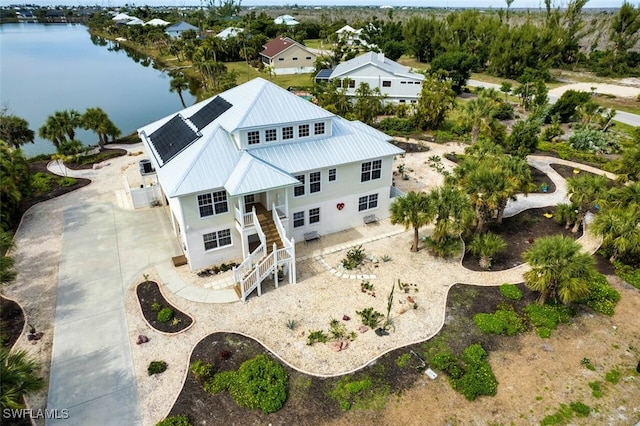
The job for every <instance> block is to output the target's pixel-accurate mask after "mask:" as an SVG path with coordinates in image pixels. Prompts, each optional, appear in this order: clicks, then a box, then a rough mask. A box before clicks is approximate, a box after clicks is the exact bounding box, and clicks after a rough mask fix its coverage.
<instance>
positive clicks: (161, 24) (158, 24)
mask: <svg viewBox="0 0 640 426" xmlns="http://www.w3.org/2000/svg"><path fill="white" fill-rule="evenodd" d="M170 23H171V22H167V21H165V20H163V19H160V18H155V19H152V20H150V21H147V22H146V23H145V25H151V26H152V27H166V26H167V25H169V24H170Z"/></svg>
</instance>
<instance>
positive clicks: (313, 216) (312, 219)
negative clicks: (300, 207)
mask: <svg viewBox="0 0 640 426" xmlns="http://www.w3.org/2000/svg"><path fill="white" fill-rule="evenodd" d="M318 222H320V208H319V207H316V208H315V209H310V210H309V224H312V223H318Z"/></svg>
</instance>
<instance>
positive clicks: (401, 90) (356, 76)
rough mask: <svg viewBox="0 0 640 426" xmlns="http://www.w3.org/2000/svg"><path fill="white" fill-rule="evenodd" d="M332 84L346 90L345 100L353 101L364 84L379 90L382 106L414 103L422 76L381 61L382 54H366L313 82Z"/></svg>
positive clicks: (394, 63) (324, 73)
mask: <svg viewBox="0 0 640 426" xmlns="http://www.w3.org/2000/svg"><path fill="white" fill-rule="evenodd" d="M332 80H337V83H338V86H339V87H343V86H344V88H346V89H347V91H346V94H347V96H351V97H355V95H356V89H357V88H358V86H360V84H361V83H367V84H369V87H370V88H371V89H376V88H378V89H380V92H381V93H382V94H383V95H385V96H386V102H392V103H396V104H398V103H415V102H417V101H418V98H419V97H420V92H421V91H422V82H423V81H424V75H422V74H419V73H416V72H414V71H412V70H411V69H410V68H409V67H405V66H404V65H401V64H399V63H397V62H395V61H392V60H391V59H389V58H385V56H384V53H376V52H367V53H365V54H363V55H360V56H357V57H355V58H353V59H351V60H349V61H346V62H343V63H341V64H339V65H338V66H336V67H335V68H333V69H330V70H328V69H325V70H320V72H319V73H318V74H317V75H316V77H315V81H316V82H328V81H332Z"/></svg>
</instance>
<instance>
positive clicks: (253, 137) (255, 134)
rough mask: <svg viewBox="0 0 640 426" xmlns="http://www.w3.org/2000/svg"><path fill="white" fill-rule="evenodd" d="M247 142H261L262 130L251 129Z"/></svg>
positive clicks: (252, 143) (250, 143)
mask: <svg viewBox="0 0 640 426" xmlns="http://www.w3.org/2000/svg"><path fill="white" fill-rule="evenodd" d="M247 142H249V145H255V144H259V143H260V131H257V130H256V131H251V132H248V133H247Z"/></svg>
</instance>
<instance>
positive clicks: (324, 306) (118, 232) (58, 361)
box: [7, 145, 602, 425]
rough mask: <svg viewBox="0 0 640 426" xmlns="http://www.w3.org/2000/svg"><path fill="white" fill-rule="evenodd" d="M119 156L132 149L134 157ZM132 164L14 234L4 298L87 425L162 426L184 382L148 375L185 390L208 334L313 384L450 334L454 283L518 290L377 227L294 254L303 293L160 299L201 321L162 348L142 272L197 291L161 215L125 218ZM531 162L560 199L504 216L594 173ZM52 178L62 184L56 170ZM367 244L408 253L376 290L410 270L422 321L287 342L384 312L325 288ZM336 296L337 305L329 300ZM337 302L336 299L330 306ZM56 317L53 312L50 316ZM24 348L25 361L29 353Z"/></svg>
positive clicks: (43, 210) (512, 276)
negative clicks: (157, 368)
mask: <svg viewBox="0 0 640 426" xmlns="http://www.w3.org/2000/svg"><path fill="white" fill-rule="evenodd" d="M122 148H125V149H128V150H136V149H139V145H136V146H122ZM137 161H138V158H137V157H121V158H117V159H113V160H109V162H107V163H108V165H107V164H105V167H103V168H101V169H99V170H78V171H68V174H69V176H75V177H85V178H89V179H92V180H93V183H92V184H91V185H89V186H87V187H85V188H82V189H80V190H78V191H75V192H73V193H71V194H67V195H65V196H62V197H59V198H58V199H55V200H51V201H48V202H45V203H41V204H39V205H37V206H35V207H34V208H32V209H31V210H30V211H29V212H27V214H25V217H24V219H23V223H22V225H21V226H20V228H19V230H18V232H17V233H16V236H15V239H16V245H17V247H18V248H17V249H16V251H15V253H13V255H14V258H15V259H16V268H17V270H18V271H19V278H18V281H17V282H16V283H15V284H13V285H11V286H9V287H8V288H7V295H9V296H11V297H13V298H15V299H17V300H19V301H20V302H21V303H22V304H23V306H25V310H26V312H27V316H28V317H29V321H30V322H31V321H37V322H38V323H37V325H38V328H40V329H43V330H44V331H45V338H44V339H43V341H42V343H41V344H40V346H38V347H37V351H38V352H37V356H39V357H41V359H42V360H43V363H44V364H45V374H46V373H47V372H48V366H49V365H48V356H50V357H51V358H50V359H51V372H50V376H51V380H50V386H49V394H48V401H49V403H48V405H47V408H50V409H56V408H57V409H65V408H66V409H69V410H70V415H71V416H73V417H74V418H75V419H77V420H78V421H80V422H81V423H83V424H98V423H99V424H105V425H108V424H122V423H123V422H125V423H127V424H141V423H142V424H153V423H155V421H157V420H158V419H161V418H162V417H163V416H164V415H166V412H167V411H168V409H169V408H170V407H171V405H172V401H173V399H174V398H175V397H176V396H177V394H178V393H179V392H180V390H181V382H180V383H178V382H175V381H169V383H171V385H170V386H169V385H163V386H159V385H158V383H157V379H155V378H149V377H147V375H146V366H147V365H148V362H149V361H150V360H152V359H154V357H156V356H161V357H162V358H163V359H165V360H166V361H167V362H168V363H169V365H171V366H172V367H171V368H170V370H168V372H167V373H165V375H164V376H163V377H164V378H163V379H162V380H163V381H164V380H170V378H171V377H175V379H171V380H176V381H179V380H181V379H184V377H185V375H186V374H187V367H188V366H187V363H188V354H189V352H190V350H191V348H193V347H194V346H195V344H196V343H197V342H198V341H199V340H201V339H202V338H203V337H204V336H206V335H208V334H210V333H211V332H213V331H229V332H242V333H245V334H246V335H248V336H250V337H252V338H254V339H256V340H258V341H259V342H261V343H262V344H263V345H265V347H267V348H268V349H269V350H271V351H272V352H273V353H275V354H276V355H277V356H278V357H280V358H281V359H282V360H283V362H285V363H287V364H289V365H290V366H292V367H294V368H296V369H299V370H301V371H304V372H306V373H309V374H313V375H318V376H335V375H340V374H344V373H347V372H349V371H353V370H356V369H359V368H361V367H363V366H364V365H366V364H368V363H369V362H371V360H373V359H375V358H377V357H379V356H381V355H382V354H384V353H386V352H388V351H390V350H392V349H395V348H397V347H402V346H406V345H408V344H411V343H414V342H419V341H423V340H426V339H428V338H430V337H432V336H433V335H435V334H436V333H437V332H438V331H439V330H440V328H441V327H442V325H443V324H444V320H445V307H446V299H447V294H448V291H449V289H450V287H451V286H452V285H454V284H455V283H467V284H472V285H498V284H501V283H504V282H520V281H522V273H523V272H524V271H526V269H527V266H526V265H521V266H518V267H516V268H513V269H510V270H507V271H498V272H475V271H469V270H467V269H465V268H463V267H462V266H461V265H460V263H459V262H457V261H454V262H452V261H446V260H437V259H432V258H430V257H425V255H423V254H422V253H420V254H413V253H411V254H409V253H407V252H408V245H409V243H410V239H411V235H410V234H411V233H410V232H402V231H400V230H399V229H398V227H397V226H395V227H394V226H392V225H390V223H389V221H382V222H381V224H380V225H379V227H368V228H367V229H364V228H363V229H362V230H360V229H357V230H355V231H354V232H353V233H352V234H348V233H347V234H341V233H339V234H341V235H335V236H334V237H335V238H336V239H335V244H332V240H331V238H324V237H323V242H322V244H318V245H317V246H316V245H309V247H308V248H302V246H301V248H300V251H299V255H300V256H301V257H303V258H305V259H306V260H301V261H300V263H301V267H300V269H299V270H300V275H299V281H300V282H299V283H298V284H297V285H292V286H289V285H285V286H282V287H280V289H278V290H270V289H267V290H266V292H265V293H263V296H262V297H251V298H249V300H248V301H247V303H232V304H229V303H224V304H219V303H218V304H216V303H215V302H222V301H224V302H228V301H229V299H228V289H227V290H224V291H223V290H216V289H204V288H198V289H197V291H194V292H193V294H196V295H204V296H200V297H199V298H197V300H194V299H196V297H194V298H192V299H191V300H186V299H185V298H183V297H181V295H182V294H185V293H184V290H183V291H182V292H180V291H179V292H177V294H179V295H180V296H178V295H176V293H169V292H165V294H166V296H167V299H169V301H170V302H171V303H172V304H174V305H175V306H176V307H177V308H179V309H181V310H183V311H184V312H188V313H189V314H190V315H191V316H192V317H193V318H194V326H193V327H192V328H191V329H189V330H188V331H186V332H184V333H179V334H177V335H173V336H162V335H159V334H156V333H153V331H152V330H149V329H148V326H147V325H145V324H144V319H143V318H141V316H140V314H139V309H138V306H137V299H136V298H135V295H134V293H135V290H134V289H135V285H134V284H137V283H138V282H139V281H140V280H141V277H142V274H143V273H151V274H152V278H155V279H157V280H158V281H159V282H160V283H163V284H165V285H166V287H167V288H169V289H171V288H172V286H176V287H180V288H182V289H188V288H190V287H192V286H190V285H189V284H188V283H186V282H184V281H182V280H181V279H180V276H179V275H178V274H175V272H174V269H175V268H173V266H172V264H171V257H172V256H175V255H176V254H179V253H180V247H179V246H178V244H177V243H176V241H175V238H174V237H173V233H172V231H171V226H170V223H169V218H168V216H167V215H166V210H165V209H162V208H153V209H141V210H137V211H131V210H129V211H127V210H123V209H120V208H117V207H116V206H117V205H118V203H117V200H116V198H117V194H118V193H119V192H121V191H122V179H121V175H122V173H123V172H124V170H125V169H126V168H127V167H137ZM529 162H530V163H531V164H532V165H534V166H536V167H540V168H542V170H544V171H546V172H548V173H549V175H550V176H551V178H552V179H553V180H554V182H555V184H556V188H557V190H556V192H554V193H552V194H531V195H529V196H528V197H519V199H518V201H516V202H514V203H511V204H510V205H509V206H508V214H516V213H517V212H519V211H521V210H524V209H527V208H534V207H544V206H548V205H553V204H557V203H558V202H561V201H562V200H563V199H564V196H563V194H562V191H563V188H566V185H565V182H564V179H562V178H561V177H560V176H559V175H558V174H557V173H555V172H554V171H553V170H549V164H551V163H561V164H568V165H571V166H573V167H578V168H581V169H584V170H587V171H592V172H594V170H593V169H592V168H589V167H588V166H582V165H579V164H573V163H569V162H565V161H564V160H559V159H556V158H550V157H530V158H529ZM51 167H52V171H54V172H56V173H58V172H59V168H58V166H57V165H56V166H53V165H51ZM595 172H598V173H602V172H600V171H597V170H595ZM45 217H46V218H47V220H46V221H45V220H43V218H45ZM360 231H362V232H360ZM354 236H355V238H353V237H354ZM341 238H343V239H342V240H341ZM344 238H347V240H344ZM360 243H366V244H368V246H369V245H370V246H372V247H375V246H376V245H377V244H378V245H380V246H381V247H384V245H385V244H386V245H387V246H389V244H391V245H393V246H394V247H395V246H397V247H399V248H402V251H401V252H398V253H401V254H399V255H398V256H397V260H394V263H392V264H390V266H389V267H388V269H389V271H388V272H385V268H386V267H381V268H380V272H378V271H376V274H375V276H376V278H377V279H376V280H375V285H376V287H377V288H378V287H379V288H380V290H381V291H380V292H379V293H380V294H386V292H384V291H383V290H384V285H387V284H388V283H389V282H390V283H391V285H392V286H393V283H394V282H395V278H397V275H398V271H399V270H400V271H402V272H401V274H402V276H401V278H403V280H404V277H403V276H404V273H405V272H407V273H411V272H412V271H413V272H415V274H416V277H417V278H416V281H414V282H423V284H422V285H423V286H425V287H424V290H423V289H421V291H420V293H419V294H417V295H416V296H417V297H420V298H421V299H420V303H421V307H422V309H420V310H419V311H417V312H407V313H406V314H404V316H402V317H401V318H400V320H401V321H402V330H400V331H398V332H397V333H394V334H392V335H391V336H387V337H385V338H384V339H381V338H379V337H377V336H375V335H374V333H365V334H363V335H361V336H360V337H358V340H357V342H356V343H357V346H358V348H357V349H354V350H347V351H344V352H340V353H339V354H336V353H334V352H331V351H330V350H328V349H327V348H326V347H324V346H323V345H315V346H312V347H310V346H306V344H305V339H304V338H303V337H301V335H299V333H300V332H302V331H305V330H300V331H299V332H297V333H293V332H291V331H290V330H287V329H286V327H285V326H284V324H285V323H286V321H287V320H289V319H296V320H299V321H302V319H304V321H305V322H304V327H308V328H309V329H314V328H315V329H317V328H324V327H326V325H327V323H328V321H329V317H328V315H335V314H341V313H340V312H335V309H334V308H333V307H334V306H353V305H354V300H355V299H356V298H360V299H358V300H361V302H360V303H368V304H369V303H370V304H372V305H375V304H376V303H377V304H380V305H382V304H385V305H386V300H382V299H386V298H384V297H379V298H378V299H372V298H369V299H367V297H369V296H366V295H356V296H354V293H353V292H352V291H348V292H345V293H344V294H342V293H340V292H337V291H335V290H334V288H329V287H327V282H325V281H326V280H328V279H329V278H328V277H332V278H331V279H336V280H341V281H340V286H342V287H346V285H345V284H343V283H345V282H353V281H354V280H344V279H341V278H338V277H337V276H335V275H333V274H332V273H330V271H327V270H326V269H325V268H324V267H323V266H322V265H321V264H320V263H319V262H317V260H316V259H315V257H316V256H321V257H327V256H332V255H334V256H337V255H336V254H334V253H335V252H336V251H337V250H342V249H344V248H346V247H350V246H352V245H357V244H360ZM581 243H582V244H583V246H584V248H585V250H588V251H590V252H591V251H594V250H595V248H597V246H598V244H599V241H598V240H597V239H595V238H593V237H591V236H589V235H588V234H585V236H584V237H583V238H582V239H581ZM304 250H306V251H307V252H306V253H304ZM414 255H415V256H414ZM396 262H397V263H396ZM403 265H406V266H403ZM58 268H59V269H58ZM394 268H395V269H394ZM425 270H428V271H431V274H429V280H428V282H424V281H425V280H424V274H425ZM385 274H386V275H385ZM391 277H393V278H391ZM417 280H420V281H417ZM410 282H411V281H410ZM385 283H386V284H385ZM357 284H358V283H356V284H355V285H357ZM194 290H195V288H194ZM327 290H328V291H330V292H331V293H326V294H324V292H325V291H327ZM33 294H39V295H40V298H33V297H32V295H33ZM329 294H330V295H331V297H327V296H328V295H329ZM218 295H226V296H221V297H219V296H218ZM362 298H364V299H362ZM221 299H225V300H221ZM340 303H342V304H343V305H340ZM45 304H46V306H45ZM53 306H55V312H54V311H53V310H51V308H48V307H53ZM365 306H366V305H365ZM375 306H377V305H375ZM376 309H380V308H376ZM142 333H146V334H148V335H149V337H150V339H151V341H150V342H149V343H148V344H145V345H144V346H143V347H133V348H132V347H131V342H132V341H134V340H135V337H137V335H138V334H142ZM374 336H375V337H374ZM21 340H23V339H21ZM24 340H26V339H24ZM360 342H362V343H360ZM21 345H23V346H25V347H26V348H27V349H30V348H29V347H28V346H26V343H24V342H22V343H21ZM168 347H170V348H171V350H170V351H167V348H168ZM47 351H50V352H47ZM96 367H97V368H96ZM78 372H80V373H78ZM172 374H173V375H176V376H172ZM30 403H31V406H32V408H44V407H40V406H39V403H38V401H37V399H36V400H30ZM116 413H117V415H114V414H116ZM48 424H54V422H53V421H50V422H48Z"/></svg>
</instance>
